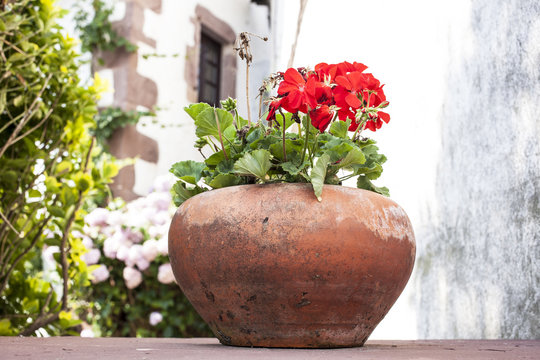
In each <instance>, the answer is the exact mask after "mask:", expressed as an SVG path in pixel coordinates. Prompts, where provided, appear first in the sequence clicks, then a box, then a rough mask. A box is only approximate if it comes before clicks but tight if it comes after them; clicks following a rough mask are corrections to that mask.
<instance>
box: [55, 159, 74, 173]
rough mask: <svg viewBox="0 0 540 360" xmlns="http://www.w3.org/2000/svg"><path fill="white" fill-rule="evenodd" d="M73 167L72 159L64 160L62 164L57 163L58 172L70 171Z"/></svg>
mask: <svg viewBox="0 0 540 360" xmlns="http://www.w3.org/2000/svg"><path fill="white" fill-rule="evenodd" d="M72 169H73V164H72V163H71V161H67V160H64V161H62V162H61V163H60V164H58V165H56V171H57V172H58V174H63V173H67V172H70V171H71V170H72Z"/></svg>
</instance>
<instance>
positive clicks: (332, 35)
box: [273, 0, 540, 339]
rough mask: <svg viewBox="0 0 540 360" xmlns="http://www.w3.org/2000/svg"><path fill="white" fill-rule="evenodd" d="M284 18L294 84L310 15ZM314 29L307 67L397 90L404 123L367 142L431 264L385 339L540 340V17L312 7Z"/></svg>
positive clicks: (443, 8)
mask: <svg viewBox="0 0 540 360" xmlns="http://www.w3.org/2000/svg"><path fill="white" fill-rule="evenodd" d="M274 5H275V6H274V14H273V15H274V23H275V24H274V25H275V26H274V29H273V31H274V35H275V36H274V37H276V36H277V39H276V40H277V41H278V43H277V44H278V45H279V46H278V48H279V49H280V50H281V51H280V52H276V53H275V54H274V59H273V66H274V67H275V69H274V70H282V69H283V67H284V66H285V64H286V63H287V59H288V54H289V49H290V44H291V43H292V41H293V36H294V30H295V29H294V25H295V22H296V18H295V17H296V14H297V13H298V2H296V1H285V0H275V1H274ZM278 19H279V20H278ZM302 26H303V27H302V32H301V34H300V38H299V41H298V49H297V52H296V59H295V65H296V66H306V65H307V66H313V65H315V64H316V63H317V62H320V61H325V62H329V63H330V62H340V61H343V60H348V61H359V62H363V63H365V64H366V65H368V66H369V70H370V71H372V72H373V74H374V75H375V76H376V77H378V78H379V79H380V80H381V81H382V82H383V83H386V85H385V92H386V95H387V97H388V99H389V101H390V107H389V108H388V111H389V113H390V114H391V116H392V120H391V121H390V123H389V124H388V125H385V126H384V127H383V128H382V129H381V130H380V131H378V132H377V133H376V134H372V133H369V134H367V135H369V136H373V137H375V138H377V140H378V142H379V145H380V148H381V151H382V152H383V153H384V154H386V155H387V156H388V162H387V163H386V164H385V171H384V173H383V176H382V177H381V179H380V181H379V184H381V185H385V186H388V187H389V188H390V192H391V196H392V198H393V199H394V200H396V201H397V202H398V203H399V204H400V205H402V206H403V207H404V209H405V210H406V211H407V213H408V214H409V216H410V218H411V221H412V222H413V226H414V228H415V232H416V237H417V249H418V253H417V264H416V269H415V271H414V273H413V276H412V278H411V280H410V283H409V285H408V286H407V288H406V290H405V292H404V294H403V295H402V297H401V298H400V299H399V300H398V302H397V303H396V305H395V306H394V307H393V308H392V310H390V313H389V314H388V316H387V317H386V318H385V319H384V320H383V322H382V323H381V324H380V325H379V327H378V328H377V329H376V330H375V332H374V333H373V336H372V338H377V339H381V338H386V339H388V338H393V339H396V338H400V339H411V338H484V337H485V338H505V337H513V338H518V337H519V338H540V324H539V319H540V277H539V276H540V275H539V274H540V208H539V202H540V200H539V198H540V78H539V75H540V3H539V2H538V1H537V0H513V1H506V0H456V1H431V0H411V1H402V0H386V1H379V2H373V1H372V2H369V1H357V0H339V1H335V2H332V6H328V2H327V1H324V0H310V1H309V3H308V6H307V8H306V13H305V16H304V22H303V25H302Z"/></svg>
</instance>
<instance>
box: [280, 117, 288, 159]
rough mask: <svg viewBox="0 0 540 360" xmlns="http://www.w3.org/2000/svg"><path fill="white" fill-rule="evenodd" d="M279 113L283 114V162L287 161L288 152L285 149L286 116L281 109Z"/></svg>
mask: <svg viewBox="0 0 540 360" xmlns="http://www.w3.org/2000/svg"><path fill="white" fill-rule="evenodd" d="M279 113H280V114H281V127H282V128H283V161H284V162H286V161H287V151H286V147H285V115H284V114H283V111H281V108H279Z"/></svg>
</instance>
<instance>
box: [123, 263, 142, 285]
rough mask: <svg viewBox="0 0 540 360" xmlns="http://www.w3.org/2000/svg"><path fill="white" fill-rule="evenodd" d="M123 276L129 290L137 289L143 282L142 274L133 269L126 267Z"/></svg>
mask: <svg viewBox="0 0 540 360" xmlns="http://www.w3.org/2000/svg"><path fill="white" fill-rule="evenodd" d="M123 276H124V280H125V281H126V286H127V287H128V289H135V288H136V287H137V286H139V285H140V284H141V282H142V273H141V272H140V271H139V270H137V269H134V268H132V267H125V268H124V271H123Z"/></svg>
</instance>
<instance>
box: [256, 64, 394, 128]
mask: <svg viewBox="0 0 540 360" xmlns="http://www.w3.org/2000/svg"><path fill="white" fill-rule="evenodd" d="M366 69H367V66H365V65H364V64H360V63H357V62H354V63H352V64H351V63H349V62H346V61H345V62H342V63H339V64H330V65H329V64H326V63H320V64H317V65H316V66H315V70H314V71H306V70H305V69H293V68H290V69H288V70H287V71H286V72H285V73H284V74H282V77H283V79H282V80H281V82H280V84H279V87H278V96H277V97H276V98H275V99H274V100H273V101H272V102H271V103H270V106H269V110H268V116H267V118H266V120H269V121H271V120H274V119H275V118H276V111H279V109H284V110H286V111H288V112H290V113H295V114H296V113H298V112H302V113H304V114H308V113H309V117H310V119H311V123H312V125H313V126H315V127H316V128H317V129H319V131H321V132H322V131H325V130H326V128H327V127H328V125H329V124H330V123H331V122H332V121H333V120H334V119H335V118H336V114H337V117H338V118H339V120H342V121H345V120H347V119H351V120H352V122H351V126H350V127H349V130H350V131H355V130H356V129H357V128H358V126H359V125H360V124H363V126H364V127H365V128H367V129H370V130H372V131H376V130H377V129H380V128H381V126H382V121H384V122H386V123H388V121H390V115H388V114H387V113H385V112H383V111H380V109H383V108H385V107H386V106H388V101H386V96H385V95H384V91H383V86H384V85H381V84H380V82H379V80H377V79H376V78H375V77H374V76H373V75H372V74H369V73H364V70H366Z"/></svg>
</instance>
